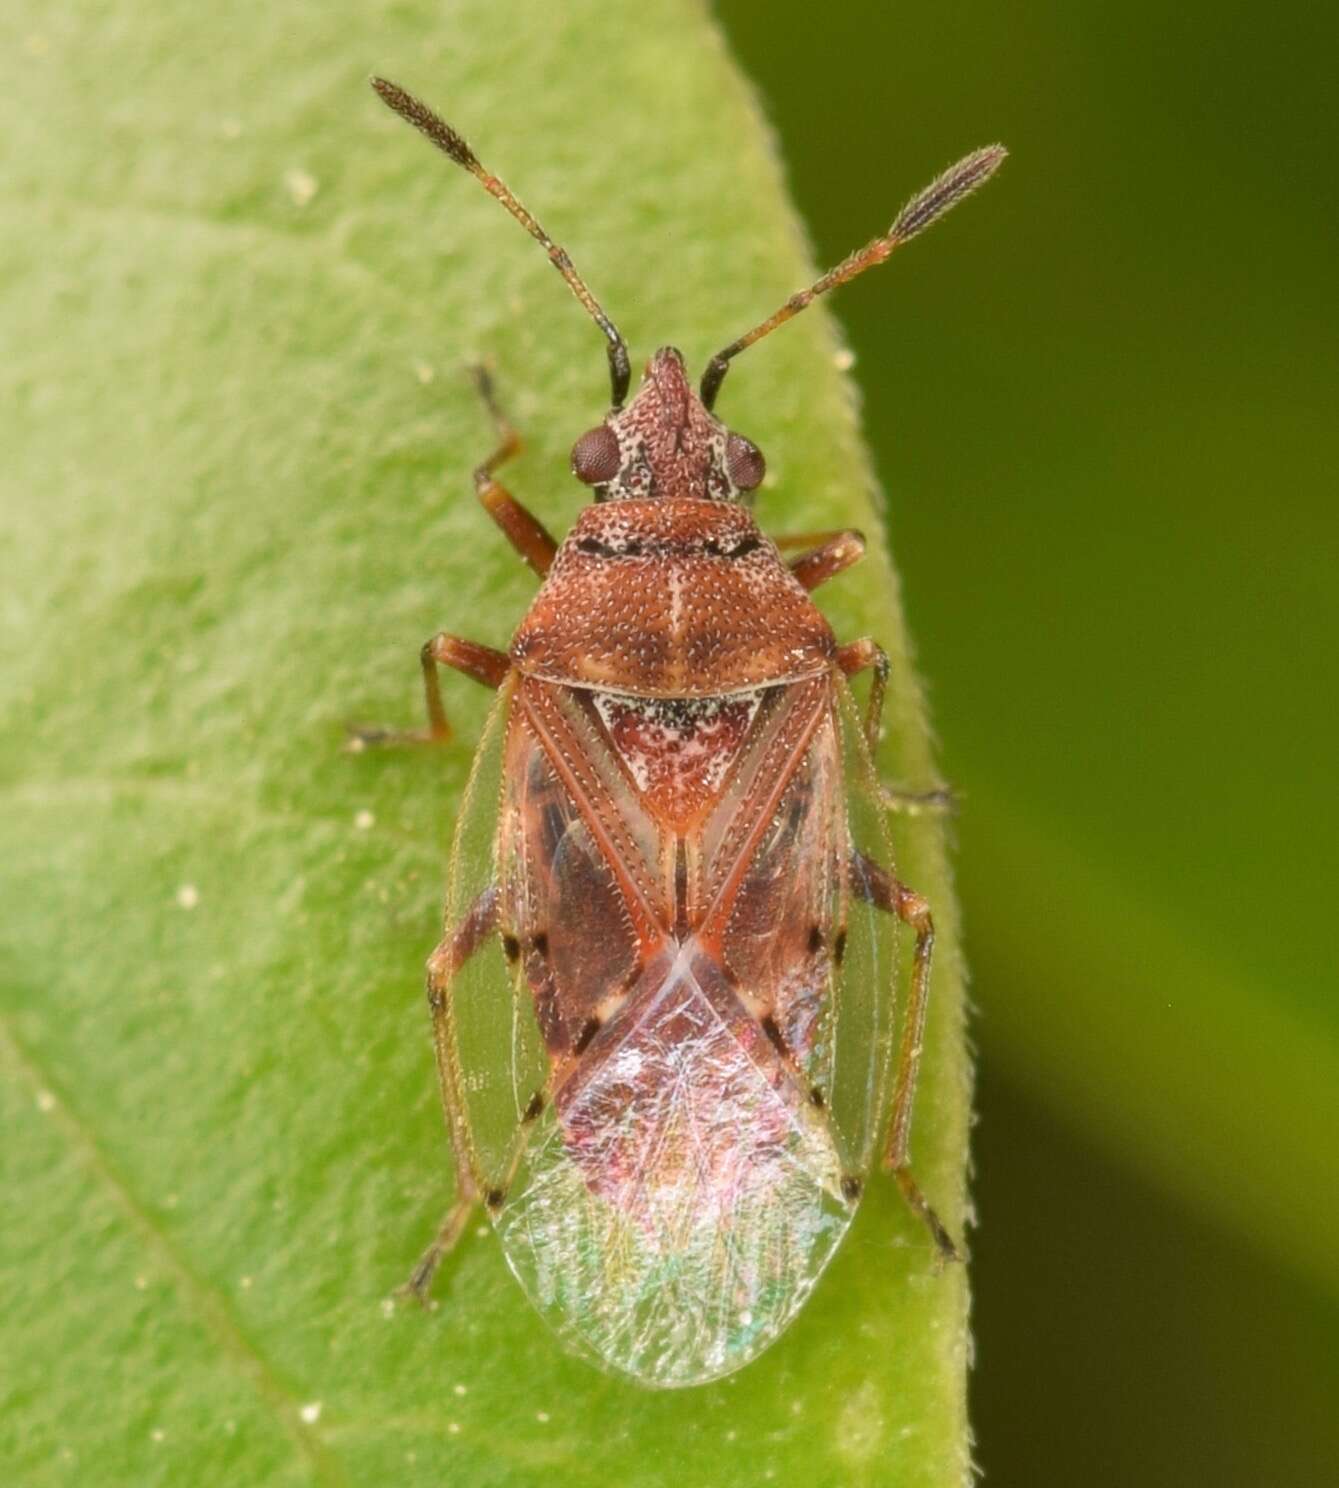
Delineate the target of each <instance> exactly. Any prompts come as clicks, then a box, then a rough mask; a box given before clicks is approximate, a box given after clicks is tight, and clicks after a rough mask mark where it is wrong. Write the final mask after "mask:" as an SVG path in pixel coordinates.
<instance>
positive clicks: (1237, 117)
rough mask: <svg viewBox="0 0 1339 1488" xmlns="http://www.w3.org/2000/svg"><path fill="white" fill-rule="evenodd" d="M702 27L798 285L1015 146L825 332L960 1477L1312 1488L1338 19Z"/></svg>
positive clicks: (809, 15) (1338, 1270) (1325, 1431)
mask: <svg viewBox="0 0 1339 1488" xmlns="http://www.w3.org/2000/svg"><path fill="white" fill-rule="evenodd" d="M719 11H720V14H721V16H722V18H723V20H724V23H725V26H726V29H727V32H728V34H729V36H730V38H731V41H732V43H733V45H734V47H735V49H736V51H737V54H738V56H739V59H740V61H741V64H742V66H743V67H744V70H745V71H746V72H747V73H749V74H751V75H752V77H753V78H754V79H755V81H756V83H757V85H758V87H759V88H760V89H761V91H762V93H763V95H764V97H765V102H766V106H767V109H768V111H769V113H770V116H771V118H772V120H773V121H774V123H775V126H776V128H777V130H778V133H779V136H780V140H781V146H782V150H783V153H784V156H785V159H786V161H787V166H788V169H789V172H790V176H791V180H792V183H793V187H794V190H795V193H796V198H797V201H798V204H799V207H800V210H801V211H802V212H803V213H804V215H805V217H806V219H807V221H808V223H809V226H810V230H811V232H812V234H813V236H814V239H815V241H816V243H817V246H818V256H819V258H820V259H822V260H823V261H824V262H829V261H833V260H835V259H836V258H837V257H838V256H840V255H842V254H844V253H845V252H846V251H847V250H848V249H849V248H851V247H852V246H854V245H855V244H857V243H860V242H863V241H865V239H867V238H868V237H869V236H871V235H872V233H874V232H875V231H877V230H879V229H880V228H881V226H882V224H883V223H884V222H885V221H886V220H887V219H888V217H889V215H890V213H891V211H892V209H893V208H894V207H895V206H896V204H897V202H898V201H899V200H900V198H901V197H902V196H903V195H904V194H906V193H907V192H908V191H910V190H912V189H914V188H915V187H916V186H917V185H919V183H920V182H921V180H922V179H923V178H924V177H925V176H926V175H927V173H929V172H930V171H932V170H934V169H937V168H938V167H939V166H941V165H942V164H944V163H945V162H947V161H948V160H949V159H951V158H953V157H954V156H955V155H957V154H959V153H961V152H962V151H964V150H966V149H968V148H970V147H972V146H974V145H977V144H981V143H984V142H987V141H989V140H993V139H1002V140H1003V141H1005V142H1006V143H1007V144H1008V145H1009V147H1010V149H1011V151H1012V152H1013V155H1012V159H1011V160H1010V162H1009V163H1008V164H1007V166H1006V168H1005V170H1004V171H1003V173H1002V174H1001V177H1000V179H999V181H998V182H997V183H996V184H995V185H993V186H992V187H991V188H990V192H989V198H990V199H989V206H988V210H981V209H976V210H972V211H967V212H963V213H962V214H960V215H959V216H955V218H954V220H953V221H952V222H951V223H949V224H947V225H946V226H945V227H943V228H941V229H937V230H936V233H935V235H934V237H933V239H926V240H925V241H924V242H923V243H920V242H918V243H916V244H914V245H913V246H912V247H911V248H910V249H908V250H907V251H906V253H905V255H904V256H901V257H900V261H895V263H894V265H893V266H891V267H890V268H889V269H888V270H886V271H885V272H884V273H882V274H880V275H877V276H871V277H870V278H869V279H867V280H866V281H864V282H863V283H862V284H860V285H859V286H854V287H852V288H851V289H849V290H847V291H845V292H844V293H843V295H842V297H840V299H839V300H838V301H837V302H836V304H835V307H834V308H835V309H836V312H837V314H838V316H839V318H840V319H841V320H842V322H843V324H844V326H845V327H846V328H847V331H848V334H849V335H850V338H851V341H852V344H853V346H854V348H855V350H856V352H857V355H858V358H859V360H858V365H857V371H856V376H857V380H858V381H859V383H860V385H861V387H862V388H863V390H864V395H865V417H866V421H867V428H868V432H869V435H870V437H871V440H872V442H873V446H874V450H875V454H876V457H877V460H878V465H879V470H880V475H881V478H882V480H883V482H884V485H885V488H886V490H887V493H888V509H889V523H890V528H891V534H892V544H893V550H894V555H895V557H896V560H897V563H898V566H899V568H900V570H901V573H902V579H903V584H904V593H905V600H906V606H907V612H908V619H909V623H910V626H911V631H912V634H913V635H914V636H915V637H916V642H917V646H918V650H919V656H920V661H921V666H922V671H923V674H924V676H925V677H926V679H927V681H928V685H929V686H930V688H931V689H932V703H933V710H934V716H935V721H936V724H937V727H938V730H939V733H940V738H941V742H942V746H943V753H942V759H943V765H944V770H945V772H946V774H947V775H948V777H949V778H951V779H952V780H953V781H954V782H955V783H956V784H957V785H958V787H959V788H960V790H961V792H962V795H963V808H962V812H961V818H960V823H959V838H960V851H959V859H958V864H959V883H960V887H961V891H962V895H963V900H964V906H963V908H964V918H965V924H966V932H967V947H968V955H969V959H970V962H971V964H972V968H973V976H974V988H975V997H976V1001H977V1005H978V1008H979V1017H978V1019H977V1022H976V1025H975V1031H976V1038H977V1042H978V1045H979V1050H980V1088H979V1101H978V1108H979V1114H980V1125H979V1128H978V1131H977V1134H976V1140H975V1161H976V1167H977V1176H976V1182H975V1193H976V1200H977V1208H978V1211H979V1216H980V1229H979V1231H978V1232H977V1235H976V1238H975V1241H974V1247H973V1249H974V1268H973V1290H974V1320H975V1331H976V1339H977V1368H976V1371H975V1376H974V1381H973V1396H974V1416H975V1424H976V1432H977V1439H978V1452H977V1455H978V1460H979V1461H980V1463H981V1464H982V1465H983V1467H984V1468H985V1470H986V1473H987V1480H988V1481H993V1482H999V1483H1010V1484H1013V1483H1018V1484H1022V1483H1027V1484H1031V1485H1042V1484H1051V1483H1056V1484H1060V1483H1064V1484H1072V1483H1075V1482H1082V1483H1084V1484H1086V1485H1088V1488H1096V1485H1106V1484H1112V1485H1116V1484H1120V1485H1129V1484H1134V1483H1138V1484H1141V1485H1144V1488H1149V1485H1161V1484H1167V1485H1178V1488H1180V1485H1185V1484H1188V1483H1210V1482H1212V1483H1216V1484H1220V1485H1227V1484H1231V1485H1236V1484H1242V1485H1246V1484H1252V1485H1254V1484H1293V1483H1318V1482H1322V1481H1326V1482H1332V1481H1334V1480H1335V1474H1336V1471H1339V1410H1337V1409H1336V1401H1337V1400H1339V1305H1337V1304H1339V1183H1336V1178H1337V1177H1339V1172H1337V1171H1336V1161H1335V1149H1336V1143H1337V1141H1339V1108H1337V1105H1336V1100H1337V1096H1336V1089H1337V1086H1339V1053H1337V1050H1336V1043H1337V1041H1336V1031H1337V1030H1339V1001H1337V1000H1336V996H1335V977H1334V962H1335V955H1334V932H1335V918H1336V917H1335V890H1336V885H1337V879H1336V873H1335V864H1336V853H1335V843H1336V840H1339V813H1336V808H1335V800H1336V787H1335V780H1334V748H1333V742H1332V741H1333V726H1334V725H1333V719H1334V712H1335V702H1336V698H1337V697H1339V667H1337V665H1336V651H1337V647H1336V642H1339V603H1337V602H1336V585H1335V575H1334V565H1335V557H1336V553H1339V522H1337V521H1336V516H1335V505H1336V502H1335V496H1336V489H1337V487H1339V482H1337V481H1336V470H1337V468H1339V459H1337V458H1336V457H1337V456H1339V441H1336V437H1335V432H1336V413H1335V410H1336V403H1337V401H1339V400H1337V399H1336V394H1337V393H1339V335H1337V334H1336V333H1337V332H1339V316H1337V315H1336V309H1337V308H1339V292H1337V291H1336V287H1335V264H1336V243H1337V242H1339V194H1337V193H1336V187H1335V166H1336V157H1337V156H1339V151H1337V150H1336V148H1335V147H1336V144H1339V129H1337V128H1336V108H1335V90H1334V78H1333V69H1334V59H1335V57H1336V55H1339V12H1336V10H1335V8H1334V7H1323V6H1306V5H1297V4H1282V5H1274V6H1270V7H1266V8H1263V9H1262V8H1261V7H1258V6H1246V5H1241V4H1231V3H1229V4H1226V5H1224V4H1221V3H1220V4H1215V5H1207V4H1203V3H1190V4H1186V5H1181V6H1177V7H1174V8H1172V7H1166V6H1163V5H1153V4H1148V3H1144V4H1127V5H1121V6H1114V5H1102V4H1092V3H1077V4H1075V3H1069V4H1026V5H995V4H986V3H967V4H955V5H950V6H942V5H931V4H895V5H887V6H876V5H851V6H827V7H823V8H822V9H821V11H820V12H819V13H817V14H816V13H815V11H814V10H813V8H812V7H810V6H807V5H801V4H797V3H780V4H778V3H766V4H764V3H756V0H721V4H720V6H719ZM751 313H752V312H751V309H750V308H747V307H744V308H742V309H741V315H742V319H743V320H745V321H746V320H747V319H748V317H749V315H750V314H751ZM763 354H764V353H763V352H762V351H761V350H760V351H759V352H757V353H754V355H758V356H761V355H763ZM1040 1405H1044V1413H1043V1414H1039V1413H1038V1407H1039V1406H1040Z"/></svg>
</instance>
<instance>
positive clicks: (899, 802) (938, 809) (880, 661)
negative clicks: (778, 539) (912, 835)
mask: <svg viewBox="0 0 1339 1488" xmlns="http://www.w3.org/2000/svg"><path fill="white" fill-rule="evenodd" d="M799 561H800V562H803V561H804V560H803V559H800V560H799ZM801 582H803V580H801ZM837 665H838V666H839V667H840V668H841V670H842V672H843V673H844V674H845V675H846V676H847V677H854V676H855V675H856V674H857V673H859V672H863V671H867V670H870V669H872V670H873V672H874V681H873V683H872V684H871V686H870V690H869V710H868V712H867V714H866V716H865V743H866V744H867V745H868V747H869V752H870V753H871V754H873V753H874V751H875V750H876V749H877V748H878V745H879V730H880V728H881V726H882V722H883V704H884V698H885V696H886V695H887V691H888V671H889V666H888V653H887V652H886V651H885V650H884V649H883V647H882V646H880V645H879V643H878V642H877V641H873V640H871V639H870V638H869V637H868V636H862V637H861V639H860V640H858V641H852V642H851V643H850V644H849V645H846V646H840V647H838V649H837ZM879 796H880V799H881V800H882V801H883V804H884V805H885V806H886V807H887V808H888V809H889V811H899V812H902V813H903V814H904V815H906V816H924V815H947V814H951V813H952V811H953V809H954V799H953V792H952V791H951V790H950V789H949V788H948V787H947V786H939V787H938V788H937V789H935V790H928V791H909V790H896V789H894V788H893V787H891V786H887V785H882V784H880V786H879Z"/></svg>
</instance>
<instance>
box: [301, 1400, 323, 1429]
mask: <svg viewBox="0 0 1339 1488" xmlns="http://www.w3.org/2000/svg"><path fill="white" fill-rule="evenodd" d="M298 1415H300V1416H301V1417H302V1419H303V1420H304V1421H305V1422H306V1423H307V1425H308V1426H315V1425H316V1423H317V1422H318V1421H319V1420H320V1419H321V1402H320V1401H319V1400H312V1401H310V1402H309V1403H308V1404H306V1405H304V1406H303V1407H302V1408H301V1409H300V1410H299V1411H298Z"/></svg>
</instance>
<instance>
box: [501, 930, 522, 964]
mask: <svg viewBox="0 0 1339 1488" xmlns="http://www.w3.org/2000/svg"><path fill="white" fill-rule="evenodd" d="M502 954H503V955H504V956H505V957H506V958H507V960H508V961H515V960H516V958H517V957H518V956H519V955H520V954H521V942H520V941H519V940H517V939H516V937H515V936H514V935H504V936H503V937H502Z"/></svg>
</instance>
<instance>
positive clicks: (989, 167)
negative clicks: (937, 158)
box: [888, 145, 1009, 243]
mask: <svg viewBox="0 0 1339 1488" xmlns="http://www.w3.org/2000/svg"><path fill="white" fill-rule="evenodd" d="M1008 153H1009V152H1008V151H1007V150H1006V149H1005V148H1004V146H1003V145H986V146H985V147H984V148H983V149H980V150H974V151H973V152H972V153H971V154H970V155H967V156H965V157H964V158H963V159H962V160H960V161H958V163H957V164H956V165H951V166H949V168H948V169H947V170H946V171H945V172H944V173H943V175H941V176H936V177H935V179H934V180H933V181H931V182H930V184H929V185H928V186H927V187H925V189H924V190H923V191H918V192H917V193H916V195H915V196H913V197H912V198H911V200H910V201H909V202H908V203H907V204H906V206H905V207H903V208H902V210H901V211H900V212H899V213H898V214H897V219H896V221H894V223H893V225H892V227H890V228H889V229H888V236H889V238H890V239H892V240H893V241H894V242H897V243H905V242H906V241H907V239H908V238H914V237H915V236H916V234H917V233H919V232H924V231H925V229H926V228H927V227H929V225H930V224H931V223H932V222H933V221H935V219H936V218H938V217H942V216H943V215H944V213H945V212H947V211H948V209H949V208H950V207H956V206H957V204H958V203H959V202H960V201H961V200H962V199H963V197H965V196H970V195H971V194H972V192H973V191H975V190H976V188H977V187H978V186H981V185H984V184H985V182H986V181H988V180H989V179H990V178H991V176H993V175H994V174H995V172H996V171H997V170H998V169H999V167H1000V165H1001V164H1002V163H1003V161H1004V157H1005V156H1006V155H1007V154H1008Z"/></svg>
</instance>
